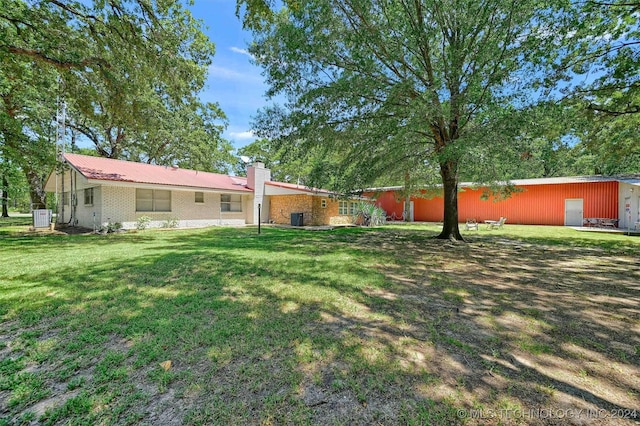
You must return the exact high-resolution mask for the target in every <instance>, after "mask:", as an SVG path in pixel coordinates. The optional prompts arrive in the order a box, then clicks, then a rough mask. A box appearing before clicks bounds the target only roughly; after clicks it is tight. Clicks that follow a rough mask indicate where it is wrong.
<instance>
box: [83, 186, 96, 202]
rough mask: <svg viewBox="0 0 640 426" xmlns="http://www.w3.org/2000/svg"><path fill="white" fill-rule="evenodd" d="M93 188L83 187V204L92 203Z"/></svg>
mask: <svg viewBox="0 0 640 426" xmlns="http://www.w3.org/2000/svg"><path fill="white" fill-rule="evenodd" d="M93 195H94V194H93V188H85V189H84V205H85V206H92V205H93Z"/></svg>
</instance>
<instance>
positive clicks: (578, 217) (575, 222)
mask: <svg viewBox="0 0 640 426" xmlns="http://www.w3.org/2000/svg"><path fill="white" fill-rule="evenodd" d="M582 211H583V199H582V198H577V199H567V200H564V226H582Z"/></svg>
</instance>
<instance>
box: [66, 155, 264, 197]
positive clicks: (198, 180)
mask: <svg viewBox="0 0 640 426" xmlns="http://www.w3.org/2000/svg"><path fill="white" fill-rule="evenodd" d="M64 159H65V160H66V162H67V163H69V165H71V167H73V168H74V169H76V170H77V171H78V172H79V173H80V174H81V175H82V176H84V177H85V178H87V179H88V180H89V181H102V182H105V181H106V182H127V183H140V184H152V185H170V186H178V187H188V188H202V189H214V190H226V191H244V192H252V190H251V189H249V188H247V178H244V177H237V176H228V175H222V174H218V173H209V172H201V171H197V170H188V169H181V168H178V167H171V166H158V165H155V164H145V163H135V162H131V161H122V160H114V159H111V158H103V157H91V156H88V155H80V154H65V155H64Z"/></svg>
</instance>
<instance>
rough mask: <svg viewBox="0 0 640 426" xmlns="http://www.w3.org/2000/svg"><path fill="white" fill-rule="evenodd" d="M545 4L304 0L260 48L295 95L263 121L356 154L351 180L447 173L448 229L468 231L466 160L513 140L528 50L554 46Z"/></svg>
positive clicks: (355, 183)
mask: <svg viewBox="0 0 640 426" xmlns="http://www.w3.org/2000/svg"><path fill="white" fill-rule="evenodd" d="M541 8H543V4H541V3H540V2H537V1H523V2H510V1H499V0H488V1H481V2H476V1H474V2H465V1H463V2H458V1H455V2H454V1H440V0H423V1H409V0H399V1H391V0H389V1H385V0H346V1H337V0H336V1H333V0H305V1H296V2H295V8H294V7H291V8H285V9H283V10H282V11H281V12H279V13H278V14H277V15H276V16H275V17H274V18H273V24H272V25H267V26H266V28H264V29H262V28H259V29H257V30H256V38H255V44H254V46H253V47H252V52H253V54H254V55H255V57H256V58H258V62H259V63H260V64H261V65H263V66H264V68H265V75H266V77H267V81H268V82H269V84H270V91H269V94H270V95H275V94H284V95H286V97H287V104H286V106H285V108H276V109H271V110H267V111H265V112H264V113H262V114H261V115H259V117H258V119H257V122H256V130H257V132H258V133H259V134H260V135H262V136H265V137H277V138H279V139H280V140H286V141H288V143H300V141H303V143H312V144H318V145H321V146H331V147H332V148H333V149H335V150H338V151H340V152H342V153H344V154H343V159H344V161H343V162H342V165H343V167H341V168H340V173H347V176H348V179H344V180H343V182H342V183H343V184H344V185H345V186H346V187H348V188H350V189H354V188H358V187H360V188H362V187H363V186H366V185H367V184H371V182H372V181H373V180H374V179H375V177H377V176H380V175H381V174H385V173H391V172H392V171H393V172H396V173H397V172H398V170H401V171H403V172H404V171H405V170H414V169H416V168H422V169H423V170H427V171H436V172H437V173H438V174H439V176H440V179H441V182H442V184H443V187H444V198H445V212H444V219H445V220H444V226H443V231H442V233H441V235H440V237H441V238H454V239H461V236H460V233H459V230H458V216H457V183H458V179H459V174H460V167H461V165H463V164H464V162H465V161H467V160H466V157H467V156H468V155H469V154H471V153H474V152H475V153H476V154H478V155H475V157H474V158H473V159H472V160H469V161H474V162H478V161H486V162H489V163H490V162H491V158H490V156H488V155H485V156H484V157H483V156H482V155H479V154H483V151H492V150H496V149H497V148H498V147H504V143H506V141H507V140H508V139H509V138H513V134H507V133H505V132H508V131H510V130H512V127H514V126H513V124H512V123H511V122H512V120H511V118H512V117H514V114H515V111H514V110H515V108H514V107H512V106H510V105H513V104H515V103H516V101H517V100H518V96H519V95H520V94H521V91H520V90H519V89H520V88H521V86H522V84H521V83H519V80H521V79H522V77H523V76H524V75H525V73H531V72H532V70H533V69H534V68H535V66H536V65H537V64H536V63H535V62H534V61H533V60H527V57H529V56H531V57H532V58H536V57H538V55H539V52H538V46H540V45H544V43H541V38H543V37H544V31H543V29H544V28H543V26H542V25H544V22H546V21H544V22H543V19H542V18H543V17H544V15H541V14H540V13H541V12H540V11H541ZM543 12H546V10H543ZM318 16H322V19H317V17H318ZM537 22H539V23H537ZM520 101H521V100H520ZM497 129H499V130H500V132H498V131H496V130H497ZM483 158H485V160H483ZM354 164H357V165H358V166H357V167H353V165H354ZM348 188H345V189H348Z"/></svg>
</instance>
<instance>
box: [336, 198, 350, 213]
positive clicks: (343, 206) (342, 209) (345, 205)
mask: <svg viewBox="0 0 640 426" xmlns="http://www.w3.org/2000/svg"><path fill="white" fill-rule="evenodd" d="M338 214H345V215H346V214H349V202H348V201H339V202H338Z"/></svg>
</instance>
